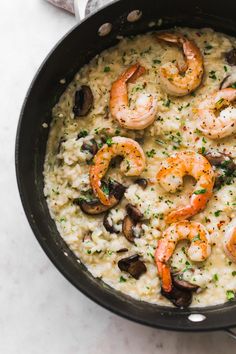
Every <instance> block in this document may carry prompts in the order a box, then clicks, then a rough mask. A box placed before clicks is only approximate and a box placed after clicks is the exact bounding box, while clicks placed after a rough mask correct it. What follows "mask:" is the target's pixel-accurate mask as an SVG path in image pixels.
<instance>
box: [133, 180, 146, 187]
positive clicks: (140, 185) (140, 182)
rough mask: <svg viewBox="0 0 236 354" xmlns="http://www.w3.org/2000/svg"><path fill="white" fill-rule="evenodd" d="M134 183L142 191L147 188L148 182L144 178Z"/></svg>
mask: <svg viewBox="0 0 236 354" xmlns="http://www.w3.org/2000/svg"><path fill="white" fill-rule="evenodd" d="M134 183H136V184H138V185H139V187H141V188H142V189H145V188H147V185H148V181H147V180H146V179H145V178H138V179H136V181H135V182H134Z"/></svg>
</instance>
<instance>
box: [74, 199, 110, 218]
mask: <svg viewBox="0 0 236 354" xmlns="http://www.w3.org/2000/svg"><path fill="white" fill-rule="evenodd" d="M74 203H76V204H78V205H79V206H80V209H81V210H82V211H83V212H84V213H85V214H88V215H99V214H102V213H105V212H106V211H107V210H108V209H110V207H108V206H106V205H103V204H102V203H101V202H100V201H99V200H98V199H94V200H89V201H88V200H86V199H82V198H79V199H75V200H74Z"/></svg>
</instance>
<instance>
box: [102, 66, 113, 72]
mask: <svg viewBox="0 0 236 354" xmlns="http://www.w3.org/2000/svg"><path fill="white" fill-rule="evenodd" d="M103 71H104V73H108V72H109V71H111V68H110V66H105V68H104V70H103Z"/></svg>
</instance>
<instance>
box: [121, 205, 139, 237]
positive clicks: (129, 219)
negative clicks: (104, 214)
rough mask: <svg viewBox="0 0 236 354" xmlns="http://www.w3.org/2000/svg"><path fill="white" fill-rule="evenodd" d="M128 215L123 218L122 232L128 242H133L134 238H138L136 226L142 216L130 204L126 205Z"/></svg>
mask: <svg viewBox="0 0 236 354" xmlns="http://www.w3.org/2000/svg"><path fill="white" fill-rule="evenodd" d="M126 211H127V213H128V215H126V216H125V218H124V220H123V224H122V232H123V234H124V236H125V237H126V238H127V240H128V241H130V242H134V239H135V237H138V235H137V234H138V232H137V226H138V222H139V221H140V219H142V217H143V214H142V213H141V212H140V210H139V209H138V208H137V207H135V206H134V205H132V204H127V205H126Z"/></svg>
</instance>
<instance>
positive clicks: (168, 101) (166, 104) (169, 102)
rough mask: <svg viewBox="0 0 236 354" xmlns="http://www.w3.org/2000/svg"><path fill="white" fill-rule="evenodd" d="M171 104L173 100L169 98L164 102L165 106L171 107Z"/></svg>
mask: <svg viewBox="0 0 236 354" xmlns="http://www.w3.org/2000/svg"><path fill="white" fill-rule="evenodd" d="M170 104H171V100H170V99H169V98H168V99H167V100H165V101H164V102H163V106H165V107H170Z"/></svg>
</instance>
